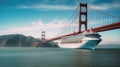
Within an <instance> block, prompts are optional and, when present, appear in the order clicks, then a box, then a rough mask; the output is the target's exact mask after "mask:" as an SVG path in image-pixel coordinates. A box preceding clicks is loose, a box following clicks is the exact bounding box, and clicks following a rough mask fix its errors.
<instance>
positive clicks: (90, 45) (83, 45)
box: [58, 39, 101, 49]
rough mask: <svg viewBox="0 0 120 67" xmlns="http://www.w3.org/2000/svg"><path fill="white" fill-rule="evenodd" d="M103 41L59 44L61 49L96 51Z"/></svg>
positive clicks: (91, 40)
mask: <svg viewBox="0 0 120 67" xmlns="http://www.w3.org/2000/svg"><path fill="white" fill-rule="evenodd" d="M100 41H101V39H90V40H83V41H82V42H81V43H71V44H60V43H59V44H58V45H59V47H60V48H82V49H95V47H96V46H97V45H98V43H99V42H100Z"/></svg>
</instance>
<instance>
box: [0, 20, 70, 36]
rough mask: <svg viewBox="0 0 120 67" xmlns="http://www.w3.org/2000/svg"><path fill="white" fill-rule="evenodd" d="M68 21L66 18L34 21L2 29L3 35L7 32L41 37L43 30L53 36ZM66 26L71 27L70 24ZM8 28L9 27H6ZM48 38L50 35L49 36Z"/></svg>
mask: <svg viewBox="0 0 120 67" xmlns="http://www.w3.org/2000/svg"><path fill="white" fill-rule="evenodd" d="M66 23H67V21H66V20H52V21H50V22H48V23H45V22H43V21H42V20H37V21H32V22H31V25H27V26H18V27H9V28H8V27H5V28H2V30H1V31H0V33H1V35H5V34H6V33H7V34H24V35H27V36H28V35H29V36H34V37H40V33H41V31H46V32H48V34H47V36H49V37H53V36H54V35H56V33H58V32H59V31H60V29H61V28H63V26H64V25H65V24H66ZM66 27H69V26H68V25H67V26H66ZM0 28H1V27H0ZM6 28H7V29H6ZM47 38H48V37H47Z"/></svg>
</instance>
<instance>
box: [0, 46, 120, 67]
mask: <svg viewBox="0 0 120 67" xmlns="http://www.w3.org/2000/svg"><path fill="white" fill-rule="evenodd" d="M0 67H120V49H96V50H85V49H65V48H39V47H38V48H35V47H31V48H30V47H29V48H28V47H1V48H0Z"/></svg>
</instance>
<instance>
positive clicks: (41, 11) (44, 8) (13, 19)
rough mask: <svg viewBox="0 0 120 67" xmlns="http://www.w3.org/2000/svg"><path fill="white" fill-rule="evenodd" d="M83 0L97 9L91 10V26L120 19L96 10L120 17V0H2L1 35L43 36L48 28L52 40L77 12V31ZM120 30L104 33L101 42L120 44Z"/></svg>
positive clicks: (89, 18)
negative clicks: (42, 32)
mask: <svg viewBox="0 0 120 67" xmlns="http://www.w3.org/2000/svg"><path fill="white" fill-rule="evenodd" d="M80 2H81V3H87V4H88V6H89V7H90V8H92V9H93V10H92V9H88V27H89V28H90V27H98V26H101V25H105V24H110V23H112V21H114V20H115V21H116V22H117V21H118V19H120V18H115V19H113V20H112V19H111V18H113V17H109V16H105V15H103V14H100V13H97V12H95V10H98V11H101V12H104V13H107V14H110V15H113V16H117V17H120V5H119V3H120V0H0V35H8V34H23V35H26V36H33V37H35V38H41V31H45V32H46V38H47V39H49V38H52V37H55V36H56V35H57V34H58V32H59V31H61V29H62V28H63V27H64V25H65V24H67V23H69V22H71V21H69V20H70V17H71V16H72V15H75V16H74V17H73V18H75V19H74V23H73V24H72V25H73V27H76V28H75V29H73V30H75V31H76V30H78V29H77V28H78V27H77V26H78V24H77V23H78V10H79V9H78V4H79V3H80ZM89 7H88V8H89ZM76 9H77V10H76ZM94 9H95V10H94ZM75 10H76V13H75V14H74V12H75ZM98 21H99V22H98ZM100 22H101V23H100ZM103 22H107V23H103ZM66 27H68V28H69V26H66ZM68 30H70V29H68ZM69 33H70V32H69ZM119 33H120V29H117V30H111V31H106V32H100V35H102V37H101V38H102V39H103V41H102V42H101V43H110V44H111V43H117V44H118V43H120V35H119ZM64 34H65V33H64ZM59 35H62V34H59Z"/></svg>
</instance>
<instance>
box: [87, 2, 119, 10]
mask: <svg viewBox="0 0 120 67" xmlns="http://www.w3.org/2000/svg"><path fill="white" fill-rule="evenodd" d="M89 7H90V8H93V9H96V10H108V9H113V8H114V9H120V5H119V2H113V3H102V4H99V5H89Z"/></svg>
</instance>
